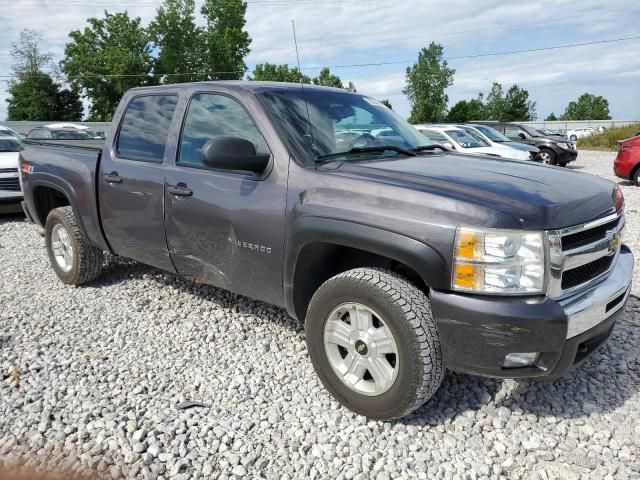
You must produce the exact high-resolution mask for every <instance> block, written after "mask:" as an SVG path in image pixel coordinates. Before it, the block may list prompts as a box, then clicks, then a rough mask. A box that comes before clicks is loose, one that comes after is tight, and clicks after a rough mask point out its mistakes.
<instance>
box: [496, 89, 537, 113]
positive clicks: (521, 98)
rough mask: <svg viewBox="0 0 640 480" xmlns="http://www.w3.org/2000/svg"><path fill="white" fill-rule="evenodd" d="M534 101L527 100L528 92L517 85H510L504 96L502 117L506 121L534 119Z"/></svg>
mask: <svg viewBox="0 0 640 480" xmlns="http://www.w3.org/2000/svg"><path fill="white" fill-rule="evenodd" d="M536 117H537V115H536V102H534V101H532V100H529V92H528V91H526V90H525V89H523V88H520V87H519V86H518V85H511V87H510V88H509V90H507V94H506V95H505V97H504V106H503V110H502V118H501V119H500V120H504V121H506V122H529V121H532V120H535V119H536Z"/></svg>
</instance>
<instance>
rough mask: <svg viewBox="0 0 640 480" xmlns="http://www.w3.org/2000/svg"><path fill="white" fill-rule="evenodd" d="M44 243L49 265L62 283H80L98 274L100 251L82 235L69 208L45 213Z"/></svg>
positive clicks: (101, 255)
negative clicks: (46, 214)
mask: <svg viewBox="0 0 640 480" xmlns="http://www.w3.org/2000/svg"><path fill="white" fill-rule="evenodd" d="M45 242H46V245H47V253H48V255H49V262H50V263H51V267H52V268H53V271H54V272H55V273H56V275H57V276H58V278H59V279H60V280H62V281H63V282H64V283H66V284H69V285H81V284H83V283H87V282H90V281H91V280H93V279H95V278H96V277H97V276H98V275H99V274H100V272H101V270H102V263H103V260H104V254H103V252H102V250H99V249H97V248H96V247H94V246H92V245H91V244H90V243H89V242H88V240H87V239H86V238H84V235H83V234H82V232H81V231H80V228H79V227H78V224H77V222H76V218H75V216H74V214H73V210H72V209H71V207H60V208H54V209H53V210H51V212H49V215H48V216H47V220H46V222H45Z"/></svg>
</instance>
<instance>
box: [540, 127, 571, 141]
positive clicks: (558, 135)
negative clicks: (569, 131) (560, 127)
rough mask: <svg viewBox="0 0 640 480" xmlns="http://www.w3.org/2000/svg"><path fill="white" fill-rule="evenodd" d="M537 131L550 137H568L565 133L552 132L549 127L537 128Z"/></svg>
mask: <svg viewBox="0 0 640 480" xmlns="http://www.w3.org/2000/svg"><path fill="white" fill-rule="evenodd" d="M536 130H537V132H538V133H540V134H542V135H544V136H546V137H549V138H561V139H564V138H566V137H565V135H564V134H563V133H558V132H552V131H551V130H549V129H548V128H536Z"/></svg>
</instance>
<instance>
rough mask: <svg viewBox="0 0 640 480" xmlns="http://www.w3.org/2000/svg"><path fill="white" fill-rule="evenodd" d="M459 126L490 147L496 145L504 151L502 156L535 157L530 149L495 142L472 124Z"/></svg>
mask: <svg viewBox="0 0 640 480" xmlns="http://www.w3.org/2000/svg"><path fill="white" fill-rule="evenodd" d="M457 127H458V128H461V129H462V130H464V131H465V132H467V133H468V134H469V135H471V136H472V137H475V138H476V139H478V140H482V141H483V142H484V143H487V144H488V145H489V146H490V147H494V148H496V149H498V150H499V151H501V152H502V154H501V155H500V156H501V157H505V158H512V159H514V160H532V159H533V156H532V155H531V153H530V152H529V151H528V150H525V149H522V148H514V147H511V146H509V145H504V144H500V143H497V142H494V141H493V140H491V139H490V138H489V137H487V136H486V135H485V134H484V133H483V132H481V131H480V130H479V129H478V128H476V127H472V126H470V125H457ZM496 133H497V134H500V132H496ZM505 138H506V137H505ZM507 140H508V139H507Z"/></svg>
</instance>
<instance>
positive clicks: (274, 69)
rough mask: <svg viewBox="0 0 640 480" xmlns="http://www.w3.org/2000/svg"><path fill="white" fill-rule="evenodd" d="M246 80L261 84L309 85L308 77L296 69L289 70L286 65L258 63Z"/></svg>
mask: <svg viewBox="0 0 640 480" xmlns="http://www.w3.org/2000/svg"><path fill="white" fill-rule="evenodd" d="M248 78H249V80H255V81H261V82H290V83H300V81H302V83H311V78H310V77H308V76H307V75H304V74H301V73H300V70H298V68H297V67H293V68H289V65H287V64H284V65H275V64H273V63H260V64H258V65H256V66H255V68H254V69H253V72H251V75H249V77H248Z"/></svg>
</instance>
